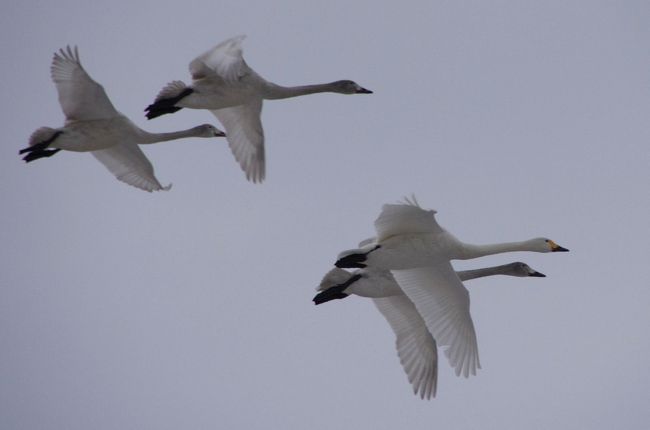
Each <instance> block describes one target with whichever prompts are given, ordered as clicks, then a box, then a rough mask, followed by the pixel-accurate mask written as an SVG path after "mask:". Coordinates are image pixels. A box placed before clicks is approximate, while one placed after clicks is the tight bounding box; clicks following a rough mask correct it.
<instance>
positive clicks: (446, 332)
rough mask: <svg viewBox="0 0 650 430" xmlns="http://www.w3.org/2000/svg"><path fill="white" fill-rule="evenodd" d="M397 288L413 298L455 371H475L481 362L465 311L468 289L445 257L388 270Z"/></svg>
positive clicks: (472, 328)
mask: <svg viewBox="0 0 650 430" xmlns="http://www.w3.org/2000/svg"><path fill="white" fill-rule="evenodd" d="M391 273H392V274H393V276H394V277H395V280H396V281H397V283H398V284H399V286H400V288H401V289H402V290H403V291H404V293H406V295H407V296H408V298H409V299H411V301H412V302H413V304H414V305H415V307H416V309H417V310H418V312H419V314H420V315H421V316H422V318H423V319H424V321H425V323H426V326H427V328H428V329H429V332H430V333H431V335H432V336H433V337H434V338H435V339H436V341H437V342H438V345H440V346H444V347H445V355H446V356H447V358H448V359H449V363H450V364H451V366H452V367H453V368H454V369H455V370H456V375H460V374H461V373H462V374H463V376H465V377H468V376H469V375H470V373H471V374H472V375H476V369H480V368H481V365H480V363H479V358H478V345H477V342H476V332H475V331H474V323H473V322H472V317H471V315H470V313H469V302H470V300H469V292H468V291H467V289H466V288H465V287H464V286H463V283H462V282H461V281H460V279H459V278H458V276H457V275H456V273H455V272H454V269H453V268H452V267H451V264H450V263H449V261H446V260H445V261H443V262H440V263H438V264H437V265H435V266H429V267H418V268H415V269H408V270H391Z"/></svg>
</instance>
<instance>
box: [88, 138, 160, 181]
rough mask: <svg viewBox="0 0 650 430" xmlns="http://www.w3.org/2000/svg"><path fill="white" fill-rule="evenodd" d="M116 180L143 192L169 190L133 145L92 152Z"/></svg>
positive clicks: (138, 149) (140, 151) (124, 144)
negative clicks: (159, 180)
mask: <svg viewBox="0 0 650 430" xmlns="http://www.w3.org/2000/svg"><path fill="white" fill-rule="evenodd" d="M92 154H93V155H94V156H95V158H96V159H98V160H99V162H100V163H102V164H103V165H104V166H106V168H107V169H108V170H110V172H111V173H112V174H113V175H115V177H116V178H117V179H119V180H120V181H122V182H125V183H127V184H129V185H132V186H134V187H137V188H140V189H141V190H145V191H149V192H151V191H160V190H165V191H167V190H169V189H170V188H171V184H170V185H168V186H166V187H163V186H162V185H161V184H160V182H158V179H156V177H155V176H154V173H153V166H152V165H151V162H150V161H149V160H148V159H147V157H146V155H144V153H143V152H142V150H141V149H140V147H139V146H138V145H136V144H135V143H131V142H126V143H121V144H119V145H115V146H112V147H110V148H107V149H101V150H99V151H92Z"/></svg>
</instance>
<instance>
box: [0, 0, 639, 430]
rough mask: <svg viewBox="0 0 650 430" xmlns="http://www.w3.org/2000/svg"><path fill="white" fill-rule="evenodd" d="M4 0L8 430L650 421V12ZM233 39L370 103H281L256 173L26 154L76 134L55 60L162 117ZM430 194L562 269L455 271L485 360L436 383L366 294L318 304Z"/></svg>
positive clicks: (188, 157)
mask: <svg viewBox="0 0 650 430" xmlns="http://www.w3.org/2000/svg"><path fill="white" fill-rule="evenodd" d="M310 3H313V2H305V1H302V0H295V1H279V2H269V1H262V0H260V1H244V0H240V1H228V0H224V1H207V0H206V1H187V2H161V1H147V2H145V1H133V0H129V1H122V0H116V1H113V2H103V3H101V4H100V3H97V2H88V1H48V2H36V1H32V2H25V1H6V2H4V3H3V7H2V9H3V11H2V13H1V14H0V55H1V58H2V62H3V79H2V82H1V83H0V85H1V86H2V88H1V90H2V95H3V97H2V100H3V103H2V107H1V108H0V109H2V117H3V118H4V121H3V124H4V138H3V144H2V146H1V147H0V198H1V199H2V202H3V203H2V210H1V211H0V226H1V227H0V243H1V244H2V246H0V262H1V263H0V264H1V268H0V381H2V382H1V383H0V428H2V429H70V430H76V429H84V430H85V429H100V430H103V429H120V430H124V429H157V430H166V429H181V428H182V429H209V428H210V429H228V428H231V429H233V428H242V429H255V428H278V429H306V428H309V429H315V430H320V429H334V428H342V429H347V428H355V429H395V428H403V429H408V428H414V429H415V428H434V427H435V428H454V429H476V428H486V429H522V428H533V429H549V428H554V429H576V428H590V429H612V428H626V429H645V428H648V425H649V422H650V412H649V409H648V403H649V400H650V394H649V390H650V388H649V387H650V368H649V367H648V362H649V361H650V343H649V342H648V329H649V328H650V312H648V309H649V303H650V286H649V285H648V276H647V270H648V243H649V241H650V234H649V232H650V230H649V228H648V219H650V192H649V190H648V187H649V185H650V149H649V148H650V127H649V124H650V122H649V118H650V26H649V25H648V22H650V6H648V3H647V2H644V1H626V2H609V1H568V2H567V1H546V2H536V1H493V2H485V1H478V0H477V1H467V2H452V1H434V2H431V1H419V2H397V3H396V2H393V3H390V4H389V3H386V4H383V3H381V2H380V3H378V2H375V1H359V2H351V1H326V2H325V1H324V2H320V3H319V4H310ZM239 34H246V35H248V38H247V39H246V40H245V42H244V56H245V58H246V60H247V62H248V64H249V65H250V66H251V67H253V68H254V69H255V70H256V71H257V72H258V73H259V74H261V75H262V76H264V77H265V78H267V79H269V80H272V81H274V82H277V83H279V84H283V85H297V84H306V83H320V82H329V81H332V80H336V79H353V80H355V81H357V82H358V83H359V84H361V85H362V86H364V87H366V88H369V89H372V90H373V91H375V94H373V95H368V96H343V95H339V94H321V95H313V96H308V97H302V98H297V99H292V100H281V101H270V102H267V103H265V105H264V112H263V123H264V129H265V134H266V144H267V180H266V181H265V182H264V183H263V184H262V185H254V184H252V183H249V182H247V181H246V180H245V178H244V174H243V173H242V172H241V171H240V169H239V166H238V165H237V164H236V163H235V161H234V158H233V156H232V154H231V153H230V151H229V149H228V147H227V144H226V142H225V140H223V139H210V140H208V139H190V140H183V141H176V142H169V143H164V144H160V145H152V146H150V147H147V148H145V151H146V153H147V155H148V157H149V158H150V160H151V161H152V163H153V164H154V166H155V168H156V174H157V176H158V178H159V179H160V181H161V182H162V183H163V184H167V183H169V182H172V183H173V184H174V187H173V188H172V189H171V191H169V192H159V193H154V194H149V193H146V192H143V191H141V190H138V189H135V188H133V187H130V186H127V185H125V184H123V183H121V182H118V181H117V180H116V179H115V178H114V177H113V176H112V175H111V174H110V173H109V172H108V171H107V170H106V169H105V168H104V167H103V166H102V165H100V164H99V163H98V162H97V161H96V160H95V159H94V157H92V156H91V155H89V154H79V153H66V152H60V153H58V154H57V155H56V156H54V157H52V158H49V159H43V160H38V161H36V162H34V163H30V164H28V165H26V164H25V163H24V162H23V161H21V159H20V157H19V156H18V150H19V149H20V148H22V147H24V146H26V144H27V141H28V138H29V135H30V134H31V132H32V131H33V130H35V129H36V128H38V127H40V126H44V125H47V126H52V127H58V126H60V125H62V121H63V114H62V112H61V109H60V107H59V104H58V101H57V95H56V90H55V87H54V85H53V83H52V82H51V80H50V76H49V67H50V61H51V58H52V54H53V52H54V51H56V50H57V49H59V48H61V47H64V46H65V45H66V44H76V45H78V46H79V52H80V55H81V60H82V64H83V65H84V67H85V68H86V70H87V71H88V73H89V74H90V75H91V76H92V77H93V78H94V79H95V80H97V81H98V82H100V83H101V84H102V85H104V87H105V89H106V91H107V93H108V95H109V97H110V98H111V99H112V101H113V104H114V105H115V106H116V107H117V109H118V110H120V111H121V112H123V113H124V114H126V115H127V116H129V117H130V118H131V119H132V120H133V121H134V122H135V123H136V124H138V125H140V126H142V127H143V128H145V129H147V130H150V131H171V130H177V129H182V128H187V127H190V126H194V125H197V124H200V123H205V122H210V123H213V124H215V125H218V123H217V122H216V119H215V118H214V117H213V116H212V115H211V114H210V113H209V112H207V111H197V110H189V109H184V110H182V111H179V112H178V113H176V114H174V115H166V116H164V117H161V118H157V119H155V120H152V121H147V120H146V119H145V117H144V113H143V109H144V108H145V106H147V105H148V104H149V103H150V102H151V101H152V100H153V98H154V97H155V95H156V94H157V93H158V91H159V90H160V89H161V88H162V86H164V85H165V84H166V83H167V82H169V81H171V80H174V79H182V80H185V81H186V82H188V80H189V73H188V71H187V65H188V63H189V62H190V61H191V60H192V59H193V58H194V57H195V56H197V55H198V54H200V53H202V52H204V51H205V50H206V49H208V48H210V47H212V46H213V45H215V44H217V43H218V42H220V41H222V40H224V39H226V38H229V37H232V36H235V35H239ZM410 193H415V194H416V195H417V197H418V199H419V201H420V203H421V204H422V205H423V206H424V207H426V208H434V209H436V210H437V211H438V215H437V219H438V221H439V222H440V224H441V225H442V226H444V227H445V228H447V229H448V230H450V231H451V232H452V233H454V234H455V235H456V236H457V237H459V238H460V239H461V240H464V241H467V242H473V243H489V242H500V241H512V240H523V239H528V238H532V237H537V236H546V237H549V238H551V239H553V240H555V241H556V242H558V243H559V244H560V245H562V246H565V247H567V248H569V249H570V250H571V252H570V253H560V254H533V253H515V254H503V255H499V256H493V257H489V258H483V259H479V260H474V261H466V262H460V263H458V264H457V265H456V267H457V268H475V267H481V266H487V265H492V264H502V263H507V262H510V261H517V260H521V261H525V262H527V263H528V264H530V265H531V266H532V267H533V268H534V269H536V270H539V271H541V272H543V273H545V274H546V275H547V276H548V277H547V278H543V279H542V278H531V279H521V278H503V277H501V278H493V279H484V280H476V281H473V282H471V283H468V284H467V286H468V288H469V289H470V291H471V297H472V309H471V310H472V316H473V319H474V324H475V326H476V331H477V335H478V343H479V352H480V357H481V364H482V366H483V369H482V370H480V371H479V373H478V375H477V376H476V377H472V378H470V379H464V378H457V377H456V376H455V375H454V373H453V369H451V367H450V366H449V365H448V363H447V361H446V360H444V359H443V360H441V363H440V372H439V373H440V375H439V378H440V379H439V384H438V396H437V398H435V399H434V400H432V401H422V400H420V399H419V398H418V397H415V396H414V395H413V394H412V393H411V387H410V385H409V384H408V381H407V380H406V376H405V374H404V373H403V370H402V368H401V366H400V364H399V360H398V358H397V354H396V352H395V349H394V337H393V334H392V332H391V331H390V329H389V326H388V324H387V323H386V322H385V321H384V319H383V318H382V316H381V315H380V314H379V312H377V310H376V309H375V307H374V306H373V304H372V303H371V302H370V301H367V300H364V299H362V298H358V297H353V298H349V299H346V300H343V301H336V302H331V303H327V304H325V305H322V306H318V307H316V306H314V305H313V304H312V302H311V299H312V297H313V295H314V289H315V287H316V285H317V284H318V282H319V281H320V279H321V277H322V275H323V274H324V273H325V272H326V271H327V270H329V269H330V268H331V267H332V264H333V262H334V260H335V257H336V255H337V253H338V252H339V251H341V250H343V249H348V248H351V247H354V246H356V243H357V242H358V241H359V240H360V239H363V238H366V237H369V236H371V235H372V234H373V232H374V230H373V225H372V222H373V221H374V219H375V218H376V216H377V215H378V214H379V211H380V208H381V205H382V204H383V203H387V202H395V201H397V200H399V199H401V198H402V197H403V196H404V195H407V194H410Z"/></svg>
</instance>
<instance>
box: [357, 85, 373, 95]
mask: <svg viewBox="0 0 650 430" xmlns="http://www.w3.org/2000/svg"><path fill="white" fill-rule="evenodd" d="M355 94H372V91H370V90H367V89H365V88H363V87H359V88H358V89H357V91H356V92H355Z"/></svg>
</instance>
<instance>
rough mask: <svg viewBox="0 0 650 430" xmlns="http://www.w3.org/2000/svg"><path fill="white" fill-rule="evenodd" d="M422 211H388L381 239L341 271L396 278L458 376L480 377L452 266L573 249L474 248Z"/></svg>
mask: <svg viewBox="0 0 650 430" xmlns="http://www.w3.org/2000/svg"><path fill="white" fill-rule="evenodd" d="M435 213H436V212H435V211H433V210H424V209H422V208H421V207H420V206H419V204H418V203H417V201H416V200H415V198H413V199H411V200H409V199H406V200H405V202H404V203H402V204H387V205H384V206H383V208H382V211H381V213H380V215H379V217H378V218H377V220H375V230H376V232H377V237H376V238H375V239H369V240H366V241H364V242H362V244H361V245H363V246H361V247H360V248H358V249H353V250H349V251H344V252H342V253H341V254H339V257H338V260H337V261H336V263H335V265H336V266H337V267H339V268H365V267H370V268H379V269H386V270H390V271H391V274H392V275H393V277H394V278H395V280H396V281H397V283H398V284H399V287H400V288H401V289H402V291H404V293H405V294H406V295H407V296H408V298H409V299H410V300H411V302H413V304H414V305H415V307H416V309H417V311H418V313H419V314H420V315H421V316H422V318H424V321H425V323H426V326H427V329H428V330H429V332H430V333H431V335H432V336H433V338H434V339H436V341H437V343H438V345H440V346H443V347H445V355H446V356H447V358H448V359H449V363H450V364H451V366H452V367H453V368H454V369H455V371H456V375H461V374H462V375H463V376H465V377H468V376H469V375H470V374H472V375H475V374H476V369H477V368H480V367H481V366H480V362H479V357H478V346H477V342H476V332H475V331H474V324H473V322H472V318H471V316H470V312H469V293H468V291H467V289H466V288H465V287H464V286H463V284H462V282H461V280H460V278H459V277H458V276H457V275H456V272H454V269H453V268H452V266H451V263H450V260H466V259H471V258H478V257H482V256H485V255H491V254H498V253H502V252H512V251H532V252H558V251H568V249H566V248H563V247H561V246H559V245H557V244H556V243H555V242H553V241H552V240H550V239H546V238H535V239H530V240H526V241H522V242H509V243H500V244H491V245H471V244H467V243H463V242H461V241H460V240H458V239H456V238H455V237H454V236H453V235H452V234H450V233H449V232H447V231H446V230H444V229H443V228H442V227H440V225H438V223H437V222H436V220H435V218H434V214H435Z"/></svg>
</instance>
